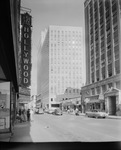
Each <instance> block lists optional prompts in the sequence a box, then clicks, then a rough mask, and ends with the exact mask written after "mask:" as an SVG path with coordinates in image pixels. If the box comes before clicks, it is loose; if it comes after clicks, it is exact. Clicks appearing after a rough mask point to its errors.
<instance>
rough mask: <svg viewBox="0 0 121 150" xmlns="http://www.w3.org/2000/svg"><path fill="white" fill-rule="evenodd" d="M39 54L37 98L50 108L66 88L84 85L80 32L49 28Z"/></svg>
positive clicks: (64, 27) (74, 28) (68, 28)
mask: <svg viewBox="0 0 121 150" xmlns="http://www.w3.org/2000/svg"><path fill="white" fill-rule="evenodd" d="M45 34H46V36H45V39H44V42H43V45H42V46H41V47H40V49H39V52H38V73H37V74H38V76H37V95H38V97H39V98H40V99H41V102H42V104H43V105H47V106H48V107H49V108H51V106H52V105H53V104H55V103H56V102H55V98H56V96H57V95H60V94H63V93H64V92H65V90H66V88H68V87H71V88H78V89H81V87H82V82H83V79H82V78H83V68H82V67H83V64H82V63H83V46H82V43H83V42H82V28H81V27H67V26H49V28H48V30H47V32H45Z"/></svg>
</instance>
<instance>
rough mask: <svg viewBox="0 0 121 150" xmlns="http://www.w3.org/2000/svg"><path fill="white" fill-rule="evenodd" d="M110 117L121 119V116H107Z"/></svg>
mask: <svg viewBox="0 0 121 150" xmlns="http://www.w3.org/2000/svg"><path fill="white" fill-rule="evenodd" d="M106 118H108V119H121V117H120V116H107V117H106Z"/></svg>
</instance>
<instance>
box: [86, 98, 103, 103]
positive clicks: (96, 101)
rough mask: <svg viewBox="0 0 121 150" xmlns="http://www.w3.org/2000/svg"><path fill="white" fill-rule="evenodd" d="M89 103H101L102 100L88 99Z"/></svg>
mask: <svg viewBox="0 0 121 150" xmlns="http://www.w3.org/2000/svg"><path fill="white" fill-rule="evenodd" d="M87 103H100V100H96V99H94V100H90V101H88V102H87Z"/></svg>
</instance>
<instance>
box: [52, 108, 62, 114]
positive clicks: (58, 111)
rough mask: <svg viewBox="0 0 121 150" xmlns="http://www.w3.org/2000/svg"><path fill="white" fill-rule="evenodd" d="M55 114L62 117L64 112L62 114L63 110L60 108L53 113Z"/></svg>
mask: <svg viewBox="0 0 121 150" xmlns="http://www.w3.org/2000/svg"><path fill="white" fill-rule="evenodd" d="M53 114H54V115H62V114H63V112H62V110H61V109H60V108H58V109H55V111H54V112H53Z"/></svg>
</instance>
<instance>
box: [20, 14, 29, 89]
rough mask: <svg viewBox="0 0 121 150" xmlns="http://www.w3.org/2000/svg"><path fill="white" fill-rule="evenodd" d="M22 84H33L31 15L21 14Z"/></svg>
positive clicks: (26, 85)
mask: <svg viewBox="0 0 121 150" xmlns="http://www.w3.org/2000/svg"><path fill="white" fill-rule="evenodd" d="M21 25H22V28H21V59H22V60H21V85H23V86H24V87H28V86H30V84H31V16H30V15H29V14H28V13H24V14H22V15H21Z"/></svg>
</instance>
